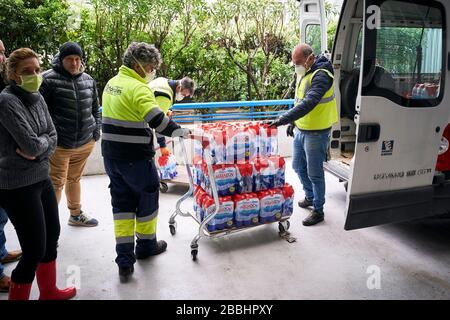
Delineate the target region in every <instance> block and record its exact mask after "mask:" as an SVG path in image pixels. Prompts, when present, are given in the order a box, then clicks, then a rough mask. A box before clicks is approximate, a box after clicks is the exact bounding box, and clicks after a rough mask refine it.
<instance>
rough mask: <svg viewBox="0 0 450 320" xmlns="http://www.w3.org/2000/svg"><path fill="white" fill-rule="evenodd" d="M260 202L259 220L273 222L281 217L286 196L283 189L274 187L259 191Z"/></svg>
mask: <svg viewBox="0 0 450 320" xmlns="http://www.w3.org/2000/svg"><path fill="white" fill-rule="evenodd" d="M258 198H259V203H260V207H261V210H260V214H259V221H260V222H261V223H266V222H273V221H276V220H279V219H280V218H281V214H282V211H283V203H284V197H283V192H282V191H281V189H272V190H265V191H260V192H258Z"/></svg>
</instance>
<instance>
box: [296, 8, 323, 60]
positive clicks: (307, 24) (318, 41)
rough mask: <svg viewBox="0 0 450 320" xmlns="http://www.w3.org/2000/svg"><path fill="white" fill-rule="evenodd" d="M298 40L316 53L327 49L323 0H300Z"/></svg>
mask: <svg viewBox="0 0 450 320" xmlns="http://www.w3.org/2000/svg"><path fill="white" fill-rule="evenodd" d="M299 2H300V4H299V10H300V41H301V42H302V43H308V44H309V45H310V46H311V47H312V48H313V50H314V52H316V53H320V52H325V51H327V23H326V19H325V5H324V1H323V0H300V1H299Z"/></svg>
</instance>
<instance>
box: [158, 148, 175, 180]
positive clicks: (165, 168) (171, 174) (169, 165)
mask: <svg viewBox="0 0 450 320" xmlns="http://www.w3.org/2000/svg"><path fill="white" fill-rule="evenodd" d="M158 164H159V177H160V178H161V180H171V179H173V178H175V177H176V176H177V161H176V159H175V156H174V155H173V154H172V155H170V156H161V157H159V159H158Z"/></svg>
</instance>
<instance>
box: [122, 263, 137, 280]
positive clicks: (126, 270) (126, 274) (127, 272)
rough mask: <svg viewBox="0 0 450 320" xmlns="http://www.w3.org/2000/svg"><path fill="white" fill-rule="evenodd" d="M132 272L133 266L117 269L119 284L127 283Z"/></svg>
mask: <svg viewBox="0 0 450 320" xmlns="http://www.w3.org/2000/svg"><path fill="white" fill-rule="evenodd" d="M133 272H134V266H131V267H125V268H122V267H119V277H120V281H121V282H127V281H128V279H129V278H130V276H131V275H132V274H133Z"/></svg>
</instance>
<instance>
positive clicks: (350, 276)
mask: <svg viewBox="0 0 450 320" xmlns="http://www.w3.org/2000/svg"><path fill="white" fill-rule="evenodd" d="M289 166H290V163H288V167H289ZM287 180H288V182H290V183H292V184H294V187H295V189H296V190H301V187H300V183H299V181H298V179H297V177H296V175H295V174H294V173H293V171H292V170H291V169H290V168H288V169H287ZM108 182H109V180H108V177H107V176H91V177H85V178H83V180H82V184H83V195H82V198H83V208H84V210H85V211H86V212H88V213H89V214H92V215H93V216H95V217H96V218H98V219H99V221H100V225H99V226H98V227H97V228H75V227H70V226H68V225H67V217H68V211H67V209H66V208H65V200H64V199H63V202H62V203H61V205H60V217H61V226H62V230H61V237H60V247H59V260H58V263H59V275H58V283H59V284H60V285H64V284H66V282H69V283H74V282H73V279H78V278H76V277H75V278H74V275H75V276H76V274H77V270H79V271H80V272H79V274H80V277H79V281H77V282H75V283H77V284H78V285H79V286H80V289H79V291H78V295H77V297H76V299H449V298H450V221H449V220H436V219H433V220H423V221H416V222H408V223H400V224H394V225H386V226H380V227H374V228H368V229H363V230H356V231H344V229H343V225H344V209H345V191H344V188H343V187H342V185H340V184H339V183H338V181H337V179H335V178H334V177H332V176H329V175H327V188H328V190H327V203H326V207H325V211H326V221H325V223H322V224H320V225H317V226H314V227H309V228H307V227H303V226H302V225H301V220H302V219H303V218H304V217H305V216H306V214H307V211H305V210H301V209H299V208H296V209H295V212H294V215H293V217H292V219H291V229H290V231H291V232H292V234H293V236H295V237H297V239H298V240H297V242H295V243H293V244H289V243H288V242H286V241H285V240H282V239H281V238H279V236H278V233H277V229H278V228H277V224H272V225H267V226H262V227H258V228H255V229H252V230H247V231H246V232H242V233H239V234H235V235H232V236H229V237H227V238H223V239H216V240H209V239H202V240H201V241H200V247H199V255H198V261H197V262H193V261H192V260H191V255H190V248H189V244H190V241H191V239H192V237H193V236H194V233H195V232H196V230H197V229H196V226H195V224H194V222H193V220H191V219H188V218H180V217H179V218H178V220H177V221H178V229H177V234H176V235H175V236H171V235H170V233H169V228H168V223H167V222H168V219H169V216H170V214H171V213H172V211H173V209H174V205H175V202H176V200H177V199H178V198H179V197H180V195H182V194H183V193H184V192H185V191H186V189H185V188H184V187H180V186H171V188H170V191H169V192H170V193H168V194H163V195H161V200H160V216H159V217H160V219H159V222H158V225H159V231H158V236H159V238H160V239H164V240H166V241H167V242H168V251H167V252H166V253H164V254H162V255H160V256H157V257H153V258H151V259H149V260H147V261H139V262H138V263H137V264H136V266H135V273H134V276H133V279H132V280H131V281H130V282H129V283H127V284H121V283H120V281H119V277H118V275H117V267H116V265H115V263H114V258H115V252H114V233H113V221H112V215H111V207H110V195H109V190H108V188H107V186H108ZM302 197H303V192H302V191H298V192H297V194H296V200H299V199H301V198H302ZM6 234H7V239H8V242H7V247H8V248H9V249H14V248H16V247H17V246H18V242H17V238H16V236H15V233H14V229H13V228H12V225H11V224H10V223H8V225H7V228H6ZM371 266H377V267H378V268H379V270H380V288H379V289H369V288H368V285H367V282H368V279H369V277H370V276H371V274H372V273H368V269H369V271H370V270H372V269H371ZM13 268H14V265H7V266H6V273H7V274H9V273H10V272H11V271H12V269H13ZM370 272H373V271H370ZM369 282H370V281H369ZM37 296H38V291H37V288H36V284H34V285H33V291H32V298H33V299H34V298H37ZM6 298H7V295H6V294H1V295H0V299H6Z"/></svg>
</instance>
